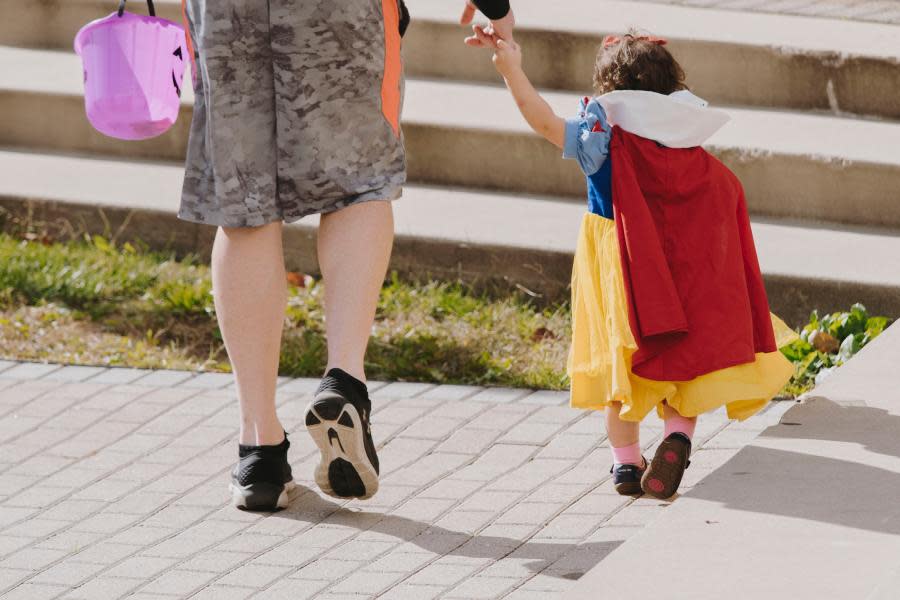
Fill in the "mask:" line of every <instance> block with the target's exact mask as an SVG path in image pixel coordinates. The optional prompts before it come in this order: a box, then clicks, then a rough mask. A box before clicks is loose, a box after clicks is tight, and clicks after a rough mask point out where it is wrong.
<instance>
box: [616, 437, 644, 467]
mask: <svg viewBox="0 0 900 600" xmlns="http://www.w3.org/2000/svg"><path fill="white" fill-rule="evenodd" d="M610 448H611V449H612V455H613V462H614V463H615V464H617V465H638V466H640V465H641V464H643V462H644V459H643V458H642V457H641V444H640V442H635V443H633V444H629V445H627V446H621V447H618V448H617V447H615V446H610Z"/></svg>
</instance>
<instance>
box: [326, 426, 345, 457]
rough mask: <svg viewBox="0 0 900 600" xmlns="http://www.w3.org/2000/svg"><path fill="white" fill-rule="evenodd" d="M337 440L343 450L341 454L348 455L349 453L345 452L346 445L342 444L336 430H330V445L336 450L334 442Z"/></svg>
mask: <svg viewBox="0 0 900 600" xmlns="http://www.w3.org/2000/svg"><path fill="white" fill-rule="evenodd" d="M335 440H337V443H338V446H339V447H340V449H341V452H343V453H344V454H346V453H347V452H346V451H345V450H344V445H343V444H342V443H341V438H340V436H338V432H337V431H335V430H334V429H329V430H328V443H329V444H331V447H332V448H334V442H335Z"/></svg>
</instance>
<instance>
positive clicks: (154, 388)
mask: <svg viewBox="0 0 900 600" xmlns="http://www.w3.org/2000/svg"><path fill="white" fill-rule="evenodd" d="M169 387H171V386H150V387H148V390H147V393H148V394H149V393H153V392H154V391H157V390H160V389H168V388H169ZM208 391H209V390H205V389H201V388H198V389H197V391H196V392H195V393H193V394H191V395H189V396H187V397H185V398H183V399H182V402H184V401H187V400H190V399H192V398H194V397H196V396H199V395H202V394H204V393H206V392H208ZM143 396H144V394H142V395H141V396H140V397H143ZM298 396H301V397H302V394H300V395H298ZM293 399H295V397H289V398H285V399H284V400H282V404H284V403H286V402H289V401H291V400H293ZM178 406H180V403H179V404H173V405H172V406H170V407H168V408H167V409H166V410H164V411H163V412H161V413H160V414H159V415H156V416H154V417H153V419H156V418H158V417H160V416H163V415H165V414H167V413H168V412H170V411H172V410H174V409H175V408H177V407H178ZM227 408H228V405H225V406H222V407H221V408H220V409H219V410H217V411H215V412H213V413H212V414H210V415H207V416H206V417H204V418H202V419H201V420H200V421H199V422H202V421H205V420H209V419H212V418H213V417H215V416H216V415H218V414H219V413H220V412H222V411H223V410H227ZM116 410H118V409H116ZM113 412H115V411H113ZM153 419H151V420H153ZM148 422H149V421H148ZM146 424H147V423H146V422H145V423H139V424H137V425H136V427H135V428H134V429H132V431H131V432H129V433H127V434H125V435H123V436H121V437H119V438H118V439H116V440H114V441H112V442H110V443H109V444H107V446H109V445H112V444H115V443H117V442H119V441H121V440H122V439H124V438H125V437H127V436H129V435H131V434H132V433H133V432H134V431H135V430H136V429H140V428H141V427H143V426H144V425H146ZM195 425H197V423H193V424H192V425H190V426H188V429H190V428H191V427H194V426H195ZM182 433H183V431H182V432H178V433H175V434H173V435H170V438H172V439H170V440H169V441H167V442H164V443H162V444H161V445H160V446H157V447H155V448H154V449H153V450H147V451H144V452H143V453H142V454H139V455H137V456H136V457H135V458H134V459H133V460H131V461H129V462H128V463H125V464H124V465H122V466H120V467H117V469H123V468H126V467H127V466H129V465H133V464H134V463H135V462H137V461H138V460H140V459H141V458H144V457H146V456H147V455H148V454H150V453H152V452H156V451H158V450H160V449H162V448H164V447H165V446H167V445H169V444H171V443H172V442H173V441H176V440H177V439H180V436H181V434H182ZM233 436H234V433H233V432H232V433H230V434H229V435H228V436H227V437H223V438H221V439H222V440H224V441H227V440H228V439H230V438H231V437H233ZM221 443H223V441H219V442H217V443H215V444H212V445H211V446H210V447H208V448H207V449H206V452H209V451H212V450H214V449H215V447H216V446H218V445H220V444H221ZM107 446H104V448H106V447H107ZM104 448H100V449H98V450H97V451H96V452H95V453H94V454H95V455H96V454H99V453H100V452H102V451H103V449H104ZM314 452H315V451H313V452H310V454H309V455H310V456H311V455H312V454H313V453H314ZM304 458H306V457H304ZM75 464H77V463H75ZM70 466H72V465H68V466H67V467H63V469H65V468H68V467H70ZM63 469H60V470H63ZM227 470H228V469H227V468H226V469H223V470H222V471H217V472H216V473H215V474H213V475H212V476H210V477H208V478H207V479H204V480H203V481H201V482H199V483H198V484H197V485H195V486H194V487H193V488H192V489H190V490H188V491H186V492H184V493H182V494H179V495H176V496H175V497H174V498H172V499H171V500H170V501H169V502H170V504H172V503H174V502H176V501H177V500H178V499H179V498H181V497H183V496H185V495H187V494H189V493H190V492H192V491H193V490H195V489H197V488H198V487H200V486H202V485H205V484H206V483H207V482H208V481H210V480H211V479H213V478H215V477H219V476H221V474H222V473H223V472H225V471H227ZM170 474H171V472H166V473H163V474H161V475H159V476H157V477H154V478H152V479H150V480H148V481H147V482H146V483H144V484H143V485H141V486H140V487H138V488H135V489H134V490H132V492H137V491H139V490H141V489H142V488H145V487H147V486H148V485H151V484H153V483H154V482H156V481H158V480H159V479H162V478H163V477H166V476H168V475H170ZM109 475H110V473H105V474H104V475H102V476H99V477H97V478H96V479H94V480H92V481H91V484H93V483H96V482H97V481H100V480H102V479H105V478H107V477H109ZM29 487H31V486H29ZM80 491H81V489H77V490H73V491H72V492H71V493H70V494H67V495H66V496H63V497H61V498H60V499H59V500H57V501H56V502H54V503H52V504H50V505H48V506H46V507H44V508H43V509H42V510H41V511H40V513H44V512H46V511H48V510H50V509H52V508H54V507H55V506H56V505H57V504H59V503H61V502H63V501H65V500H67V499H69V498H70V497H71V496H72V495H74V494H76V493H78V492H80ZM107 504H108V503H104V506H103V507H101V508H99V509H98V510H96V511H94V512H92V513H89V514H88V515H86V516H84V517H83V520H86V519H88V518H91V517H94V516H97V515H99V514H100V513H102V512H103V510H104V508H105V507H106V505H107ZM226 504H227V503H226ZM167 506H168V505H167ZM164 508H166V506H163V507H161V508H159V509H157V510H155V511H153V512H152V513H150V514H148V515H143V516H142V518H139V519H137V520H135V521H134V522H132V523H130V524H129V525H126V526H124V527H122V528H121V529H119V530H116V531H115V532H110V536H109V537H111V536H112V535H116V534H118V533H120V532H121V531H124V530H126V529H129V528H131V527H134V526H137V525H139V524H140V523H142V522H144V521H146V520H148V519H150V518H152V517H153V516H155V515H156V514H157V513H158V512H160V511H161V510H163V509H164ZM221 508H222V506H220V507H219V508H217V509H216V510H220V509H221ZM212 512H215V511H212ZM212 512H211V513H208V514H207V515H204V516H203V517H201V518H200V519H198V520H196V521H193V522H191V523H190V524H189V525H187V526H186V527H185V529H187V528H189V527H192V526H193V525H195V524H197V523H198V522H200V521H202V520H204V519H205V518H206V517H207V516H208V515H209V514H212ZM40 513H38V515H30V518H31V517H36V516H39V514H40ZM77 524H78V522H75V523H71V524H70V525H69V526H68V527H64V528H61V529H58V530H56V531H54V532H53V533H51V534H49V535H47V536H44V537H43V538H36V541H35V542H34V543H32V544H29V545H28V546H27V547H26V548H22V549H20V550H24V549H27V548H31V547H33V546H35V545H38V544H40V543H42V542H44V541H46V540H47V539H49V538H51V537H53V536H55V535H58V534H60V533H63V532H65V531H68V530H69V529H71V528H72V527H74V526H75V525H77ZM7 528H8V527H4V530H6V529H7ZM178 533H181V532H180V531H179V532H176V533H175V534H173V535H172V536H169V537H167V538H163V539H161V540H158V541H157V542H155V543H154V544H153V545H151V546H149V547H140V549H139V551H141V550H146V549H148V548H152V547H153V546H155V545H157V544H159V543H162V542H164V541H166V540H168V539H171V537H174V536H175V535H177V534H178ZM103 541H104V538H100V539H98V540H96V541H94V542H91V543H88V544H86V545H85V546H84V547H82V548H80V549H79V550H78V552H75V553H70V554H68V555H66V556H64V557H62V558H60V559H59V560H57V561H54V562H53V563H50V564H48V565H47V566H45V567H44V568H43V569H40V570H38V571H36V572H32V576H31V577H29V579H32V578H33V577H35V576H37V575H39V574H40V573H43V572H44V571H47V570H49V569H52V568H53V567H54V566H56V565H57V564H58V563H60V562H62V561H63V560H65V559H67V558H72V557H75V556H77V555H78V554H80V553H81V552H84V551H85V550H87V549H88V548H90V547H93V546H95V545H97V544H100V543H102V542H103ZM134 554H137V552H135V553H133V554H130V555H128V556H126V557H125V558H123V559H122V560H120V561H117V562H115V563H112V564H111V565H108V566H107V568H105V569H103V571H99V572H98V573H96V574H95V576H94V577H95V578H96V577H97V576H99V575H102V573H103V572H104V571H107V570H109V569H110V568H112V567H113V566H116V565H118V564H119V563H120V562H122V561H123V560H126V559H127V558H130V557H132V556H134ZM22 583H24V582H18V583H17V584H15V585H16V586H18V585H21V584H22ZM10 589H12V588H8V589H5V590H2V591H3V593H5V592H7V591H9V590H10Z"/></svg>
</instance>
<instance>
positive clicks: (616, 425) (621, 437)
mask: <svg viewBox="0 0 900 600" xmlns="http://www.w3.org/2000/svg"><path fill="white" fill-rule="evenodd" d="M621 409H622V403H621V402H613V403H612V404H610V405H609V407H608V408H607V409H606V411H605V412H606V433H607V435H608V436H609V443H610V445H611V446H612V447H613V448H624V447H626V446H631V445H632V444H636V443H638V442H639V441H640V423H634V422H632V421H623V420H622V419H620V418H619V411H620V410H621Z"/></svg>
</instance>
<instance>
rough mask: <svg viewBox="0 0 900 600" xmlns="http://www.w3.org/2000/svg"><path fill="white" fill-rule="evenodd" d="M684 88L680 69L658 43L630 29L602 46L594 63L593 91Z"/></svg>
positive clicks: (599, 92) (671, 89)
mask: <svg viewBox="0 0 900 600" xmlns="http://www.w3.org/2000/svg"><path fill="white" fill-rule="evenodd" d="M683 89H687V86H686V85H685V84H684V69H682V68H681V65H679V64H678V61H676V60H675V57H673V56H672V54H671V53H670V52H669V51H668V50H667V49H666V47H665V45H663V44H661V43H659V42H658V41H656V40H654V39H652V38H648V37H646V36H640V35H638V34H637V32H636V31H634V30H632V31H629V32H628V33H626V34H625V35H623V36H622V37H621V39H620V40H618V41H616V42H615V43H611V44H604V46H603V47H602V48H601V49H600V52H598V53H597V60H596V62H595V64H594V90H595V91H596V93H597V94H598V95H599V94H605V93H607V92H612V91H613V90H644V91H648V92H657V93H659V94H667V95H668V94H671V93H672V92H676V91H678V90H683Z"/></svg>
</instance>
